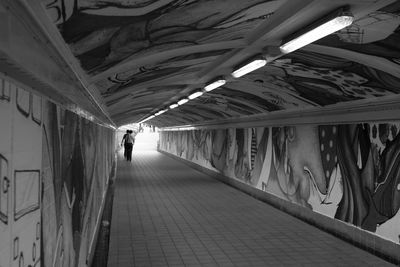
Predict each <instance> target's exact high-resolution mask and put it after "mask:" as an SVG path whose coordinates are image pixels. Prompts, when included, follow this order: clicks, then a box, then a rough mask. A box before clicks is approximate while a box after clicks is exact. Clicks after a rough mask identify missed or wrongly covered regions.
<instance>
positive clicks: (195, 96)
mask: <svg viewBox="0 0 400 267" xmlns="http://www.w3.org/2000/svg"><path fill="white" fill-rule="evenodd" d="M203 94H204V92H203V91H196V92H193V93H192V94H191V95H189V96H188V98H189V99H190V100H192V99H195V98H197V97H199V96H202V95H203Z"/></svg>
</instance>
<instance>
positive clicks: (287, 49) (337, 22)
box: [280, 7, 354, 54]
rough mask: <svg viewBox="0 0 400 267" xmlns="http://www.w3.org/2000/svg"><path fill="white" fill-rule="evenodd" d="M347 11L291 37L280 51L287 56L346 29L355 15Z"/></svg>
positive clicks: (340, 12)
mask: <svg viewBox="0 0 400 267" xmlns="http://www.w3.org/2000/svg"><path fill="white" fill-rule="evenodd" d="M347 10H348V9H347V8H345V7H342V8H340V9H338V10H336V11H334V12H333V13H331V14H329V15H327V16H324V17H323V18H321V19H320V20H318V21H316V22H314V23H312V24H311V25H309V26H307V27H306V28H305V29H304V30H302V31H301V32H298V33H295V34H293V35H292V36H289V37H288V38H286V39H285V40H284V41H283V45H281V46H280V50H281V51H282V53H285V54H287V53H291V52H293V51H295V50H297V49H299V48H301V47H303V46H306V45H308V44H310V43H312V42H314V41H316V40H319V39H321V38H323V37H325V36H327V35H329V34H332V33H334V32H336V31H338V30H341V29H343V28H346V27H347V26H349V25H351V24H352V23H353V20H354V17H353V15H352V14H351V13H350V12H349V11H347Z"/></svg>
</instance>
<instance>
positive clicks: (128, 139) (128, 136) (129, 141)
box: [121, 130, 135, 161]
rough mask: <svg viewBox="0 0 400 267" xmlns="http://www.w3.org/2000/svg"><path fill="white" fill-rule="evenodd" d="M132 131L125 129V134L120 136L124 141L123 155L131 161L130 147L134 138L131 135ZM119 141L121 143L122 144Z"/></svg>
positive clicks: (131, 147)
mask: <svg viewBox="0 0 400 267" xmlns="http://www.w3.org/2000/svg"><path fill="white" fill-rule="evenodd" d="M132 133H133V131H131V130H127V131H126V134H124V137H123V138H122V142H123V143H124V148H125V151H124V157H125V159H126V160H127V161H132V149H133V145H134V144H135V138H134V137H133V136H132ZM122 142H121V145H122Z"/></svg>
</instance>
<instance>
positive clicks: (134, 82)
mask: <svg viewBox="0 0 400 267" xmlns="http://www.w3.org/2000/svg"><path fill="white" fill-rule="evenodd" d="M33 2H35V1H33ZM345 5H349V6H350V10H351V11H352V13H353V15H354V17H355V21H354V23H353V24H352V25H351V26H350V27H348V28H346V29H344V30H341V31H339V32H336V33H334V34H331V35H329V36H327V37H325V38H323V39H320V40H318V41H316V42H314V43H313V44H311V45H308V46H306V47H304V48H302V49H300V50H297V51H295V52H293V53H290V54H287V55H283V56H280V57H279V58H277V59H276V60H274V61H272V62H270V63H268V64H267V65H266V66H265V67H263V68H261V69H259V70H257V71H254V72H252V73H250V74H248V75H246V76H243V77H241V78H238V79H232V78H229V79H228V82H227V84H225V85H224V86H223V87H221V88H218V89H216V90H214V91H211V92H209V93H206V94H204V95H203V96H201V97H199V98H197V99H195V100H192V101H189V102H188V103H186V104H185V105H182V106H180V107H178V108H176V109H174V110H170V111H168V112H166V113H164V114H162V115H160V116H158V117H156V118H154V119H152V120H149V121H148V123H150V124H153V125H157V126H177V125H190V124H196V123H201V122H205V121H213V120H221V119H231V118H242V117H245V116H250V115H255V114H273V113H274V112H277V111H280V112H285V111H293V110H299V111H301V110H303V109H309V108H313V107H315V108H321V107H322V108H324V107H328V106H332V105H337V104H340V103H344V102H346V103H350V104H351V103H353V102H354V103H355V104H357V103H358V102H359V101H360V100H363V99H372V98H377V99H378V98H382V97H383V98H384V97H390V96H395V95H398V94H399V93H400V66H399V64H400V45H399V43H400V28H399V25H400V1H376V0H354V1H346V0H341V1H332V0H315V1H311V0H309V1H299V0H297V1H296V0H288V1H283V0H277V1H265V0H264V1H260V0H258V1H257V0H237V1H232V0H230V1H223V0H207V1H206V0H198V1H193V0H158V1H157V0H143V1H140V0H101V1H96V0H42V1H41V7H42V8H43V10H44V13H43V14H46V16H47V18H46V20H47V21H48V24H49V25H50V26H51V27H54V28H57V33H58V32H59V33H60V34H61V35H60V36H62V39H63V42H65V43H66V44H67V46H68V48H69V50H70V51H71V55H73V57H74V60H77V61H78V62H79V65H78V68H77V70H76V71H78V72H82V73H84V77H85V78H86V79H87V81H86V82H87V84H89V85H90V86H91V88H94V89H95V90H97V91H98V92H99V94H100V95H101V101H103V104H105V106H106V109H107V112H108V113H109V115H110V117H111V119H112V120H113V121H114V122H115V124H117V125H122V124H125V123H130V122H139V121H141V120H142V119H144V118H146V117H148V116H150V115H151V114H152V113H154V112H156V111H158V110H160V109H163V108H165V107H167V106H169V105H170V104H172V103H173V102H176V101H177V100H178V99H180V98H181V97H184V96H187V95H188V94H189V93H190V92H191V91H193V90H195V89H197V88H202V87H204V85H205V84H206V83H207V82H209V81H211V80H213V79H214V78H216V77H218V76H226V77H228V76H229V75H230V73H231V72H232V70H233V68H234V67H236V66H237V65H238V64H240V63H241V62H243V61H244V60H246V59H248V58H250V57H252V56H254V55H256V54H258V53H263V52H265V51H270V50H271V51H273V49H274V48H275V47H276V46H279V45H280V44H281V42H282V39H283V38H284V37H286V36H288V35H290V34H292V33H293V32H296V31H298V30H300V29H301V28H303V27H304V26H305V25H308V24H310V23H311V22H313V21H315V20H316V19H318V18H319V17H321V16H323V15H325V14H327V13H328V12H330V11H332V10H335V9H336V8H338V7H341V6H345ZM43 14H38V15H43ZM56 37H57V36H55V38H56ZM60 38H61V37H60ZM79 66H80V68H79Z"/></svg>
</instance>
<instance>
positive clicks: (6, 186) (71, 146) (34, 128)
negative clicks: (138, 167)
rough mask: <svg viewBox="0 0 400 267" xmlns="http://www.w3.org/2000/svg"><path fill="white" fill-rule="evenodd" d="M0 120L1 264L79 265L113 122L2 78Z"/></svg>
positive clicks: (105, 175)
mask: <svg viewBox="0 0 400 267" xmlns="http://www.w3.org/2000/svg"><path fill="white" fill-rule="evenodd" d="M0 122H1V124H2V127H4V128H3V129H2V130H1V131H0V182H1V185H2V188H1V190H0V240H1V241H0V266H84V265H85V263H86V261H87V260H88V259H89V258H88V257H89V252H90V250H92V249H93V248H94V247H93V246H94V244H93V237H94V234H95V230H96V227H97V226H96V225H97V224H98V221H97V218H98V214H99V212H100V208H101V203H102V200H103V198H104V194H105V192H106V189H107V186H108V180H109V177H110V175H112V171H113V170H114V169H113V166H114V160H115V158H114V151H115V147H114V132H113V130H111V129H108V128H105V127H102V126H100V125H97V124H94V123H93V122H91V121H88V120H86V119H84V118H82V117H79V116H78V115H77V114H75V113H72V112H70V111H67V110H64V109H62V108H60V107H59V106H56V105H55V104H53V103H51V102H49V101H47V100H44V99H42V98H41V97H39V96H37V95H35V94H33V93H31V92H29V91H27V90H25V89H23V88H20V87H17V86H16V85H15V84H14V83H13V82H10V81H8V80H6V79H1V78H0ZM114 167H115V166H114Z"/></svg>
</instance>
